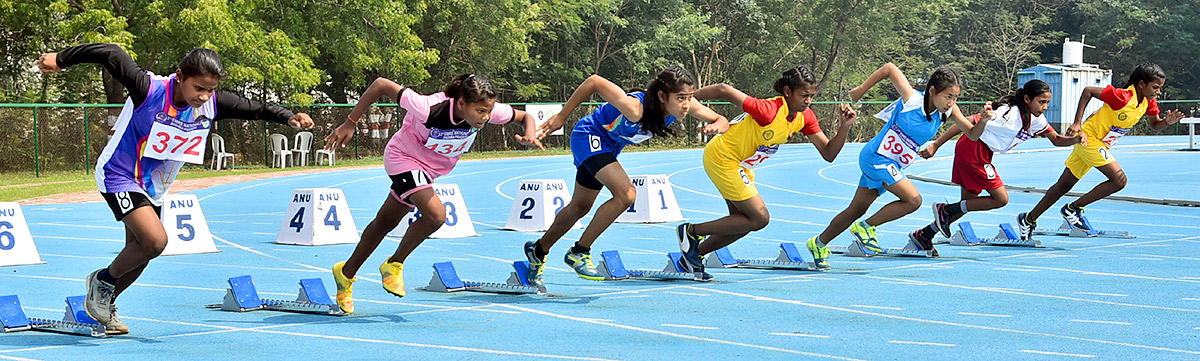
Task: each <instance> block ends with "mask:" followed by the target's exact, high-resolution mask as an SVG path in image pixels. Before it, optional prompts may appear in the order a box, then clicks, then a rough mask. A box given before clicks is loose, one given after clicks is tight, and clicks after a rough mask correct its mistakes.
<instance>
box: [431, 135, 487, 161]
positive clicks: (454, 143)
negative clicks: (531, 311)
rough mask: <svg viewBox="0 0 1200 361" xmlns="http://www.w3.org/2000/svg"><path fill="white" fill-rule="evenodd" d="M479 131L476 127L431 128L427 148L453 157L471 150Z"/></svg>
mask: <svg viewBox="0 0 1200 361" xmlns="http://www.w3.org/2000/svg"><path fill="white" fill-rule="evenodd" d="M478 134H479V133H478V132H476V131H474V129H449V130H442V129H438V128H432V129H429V139H426V140H425V148H428V149H429V150H432V151H433V152H434V153H437V154H441V155H443V156H445V157H447V158H453V157H457V156H460V155H462V154H463V153H466V152H467V151H468V150H471V144H472V143H475V136H476V135H478Z"/></svg>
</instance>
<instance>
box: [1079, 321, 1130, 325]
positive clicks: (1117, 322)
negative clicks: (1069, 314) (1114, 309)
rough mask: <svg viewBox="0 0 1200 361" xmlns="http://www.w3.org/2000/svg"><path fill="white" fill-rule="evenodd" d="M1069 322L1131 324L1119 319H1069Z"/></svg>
mask: <svg viewBox="0 0 1200 361" xmlns="http://www.w3.org/2000/svg"><path fill="white" fill-rule="evenodd" d="M1071 322H1083V323H1102V324H1105V325H1132V324H1133V323H1132V322H1121V321H1101V320H1071Z"/></svg>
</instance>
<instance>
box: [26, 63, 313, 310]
mask: <svg viewBox="0 0 1200 361" xmlns="http://www.w3.org/2000/svg"><path fill="white" fill-rule="evenodd" d="M80 63H97V64H100V65H101V66H103V67H104V69H105V70H107V71H108V73H109V74H111V75H112V76H113V77H114V78H116V79H117V80H118V81H119V82H121V85H123V86H125V89H126V90H128V91H129V98H128V99H127V100H126V101H125V107H124V109H122V110H121V115H120V118H119V120H118V121H117V124H116V126H114V128H113V131H114V133H113V137H112V139H110V140H109V142H108V145H107V146H105V147H104V151H103V152H102V153H101V154H100V159H99V160H97V161H96V186H97V187H98V188H99V189H100V195H101V196H103V197H104V200H105V201H107V202H108V206H109V208H110V209H111V210H112V212H113V216H114V217H116V219H117V220H118V221H121V222H124V223H125V248H123V249H122V250H121V253H119V254H117V257H116V258H115V259H113V261H112V263H110V264H109V266H108V267H106V268H102V269H99V270H96V271H95V272H92V273H91V274H90V275H88V277H87V289H88V291H87V300H86V302H85V307H84V309H85V310H86V311H87V314H88V316H91V317H92V318H93V319H95V320H96V321H99V322H100V323H102V324H104V326H105V329H106V330H107V332H108V333H109V334H125V333H129V327H128V326H126V325H125V324H124V323H122V322H121V320H120V319H118V318H117V307H116V305H115V301H116V299H117V296H118V295H120V294H121V292H122V291H124V290H125V289H127V288H129V286H130V285H132V284H133V282H134V281H135V280H137V278H138V276H140V275H141V274H142V271H144V270H145V269H146V264H148V263H149V262H150V260H152V259H154V258H155V257H158V255H159V254H161V253H162V251H163V249H164V248H166V246H167V231H166V229H164V228H163V226H162V222H161V221H160V220H159V215H160V213H161V211H162V208H161V207H162V201H163V197H164V196H166V193H167V188H168V187H170V185H171V182H173V181H174V180H175V176H177V175H178V174H179V170H180V168H182V167H183V165H184V164H185V163H193V164H200V163H204V143H205V140H206V139H207V138H208V131H209V129H210V127H211V126H212V122H214V121H219V120H222V119H262V120H266V121H270V122H274V123H280V124H290V125H291V126H293V127H297V128H304V129H308V128H312V126H313V122H312V119H311V118H309V116H308V114H304V113H300V114H294V113H292V112H291V111H289V110H287V109H284V108H281V107H279V106H277V105H271V104H264V103H260V102H257V101H253V100H249V99H246V98H243V97H241V96H239V95H237V94H234V93H230V92H228V91H224V90H220V91H218V90H217V84H218V83H219V82H220V80H221V78H222V77H224V76H225V69H224V66H223V65H222V64H221V58H220V56H218V55H217V53H216V52H214V51H212V50H209V49H195V50H192V51H191V52H189V53H188V54H187V55H186V56H184V57H183V60H182V61H180V63H179V70H177V71H175V73H173V74H171V75H168V76H159V75H155V74H154V73H151V72H149V71H146V70H144V69H142V68H141V67H139V66H138V65H137V63H134V62H133V58H131V57H130V56H129V54H128V53H126V52H125V50H122V49H121V47H120V46H118V45H116V44H82V45H77V46H73V47H70V48H67V49H65V50H63V51H61V52H57V53H45V54H42V56H41V58H40V59H39V60H38V67H39V68H40V69H41V70H42V72H44V73H56V72H58V71H59V70H62V69H63V68H67V67H70V66H73V65H76V64H80Z"/></svg>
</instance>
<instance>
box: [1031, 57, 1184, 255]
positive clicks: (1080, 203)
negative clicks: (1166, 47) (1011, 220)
mask: <svg viewBox="0 0 1200 361" xmlns="http://www.w3.org/2000/svg"><path fill="white" fill-rule="evenodd" d="M1166 80H1167V75H1166V74H1165V73H1163V71H1162V69H1161V68H1159V67H1158V65H1155V64H1153V63H1145V64H1142V65H1138V66H1137V68H1134V69H1133V73H1132V74H1130V75H1129V81H1128V82H1126V83H1125V88H1124V89H1120V88H1116V87H1113V86H1112V85H1109V86H1107V87H1103V88H1102V87H1087V88H1084V89H1083V96H1081V97H1079V106H1078V108H1077V109H1076V110H1075V123H1074V124H1071V127H1070V128H1068V129H1067V132H1066V135H1067V136H1068V137H1071V136H1074V135H1075V134H1078V133H1079V132H1080V131H1082V132H1083V134H1084V135H1085V136H1086V137H1087V138H1088V142H1087V145H1083V144H1076V145H1075V149H1074V150H1072V151H1071V155H1070V156H1069V157H1067V161H1066V166H1067V168H1066V169H1065V170H1063V174H1062V175H1061V176H1060V177H1059V178H1058V182H1057V183H1054V185H1053V186H1050V188H1049V189H1047V190H1046V194H1045V195H1044V196H1042V200H1041V201H1040V202H1038V204H1037V205H1036V206H1034V207H1033V210H1030V211H1029V213H1021V214H1018V215H1017V223H1018V224H1019V225H1020V228H1021V239H1023V240H1028V239H1029V238H1030V237H1031V236H1032V235H1033V230H1034V229H1035V228H1037V219H1038V217H1039V216H1041V215H1042V213H1045V212H1046V210H1048V209H1050V207H1051V206H1053V205H1054V202H1057V201H1058V199H1059V198H1062V196H1063V194H1066V193H1067V192H1068V191H1070V190H1071V188H1073V187H1075V183H1077V182H1079V179H1080V178H1083V176H1084V175H1085V174H1087V173H1088V171H1090V170H1091V169H1092V168H1096V169H1098V170H1100V172H1101V173H1104V175H1105V176H1107V177H1108V180H1106V181H1104V182H1101V183H1100V184H1098V185H1096V187H1095V188H1092V190H1091V191H1089V192H1087V193H1086V194H1084V195H1083V196H1082V197H1079V199H1076V200H1075V201H1074V202H1071V203H1067V204H1065V205H1063V207H1062V209H1061V210H1060V212H1061V213H1062V216H1063V219H1066V220H1067V223H1068V224H1070V225H1071V227H1074V228H1079V229H1082V230H1084V231H1090V230H1092V226H1091V223H1090V222H1088V220H1087V218H1085V217H1084V216H1083V207H1086V206H1087V205H1088V204H1091V203H1092V202H1095V201H1098V200H1101V199H1103V198H1104V197H1107V196H1109V195H1111V194H1113V193H1116V192H1118V191H1120V190H1121V189H1122V188H1125V183H1126V179H1125V172H1124V171H1122V170H1121V165H1119V164H1117V160H1116V158H1115V157H1113V154H1112V152H1111V151H1110V150H1109V149H1110V148H1111V147H1112V146H1113V145H1114V144H1117V140H1119V139H1120V138H1121V136H1123V135H1125V134H1127V133H1129V130H1130V129H1133V125H1134V124H1137V122H1138V120H1140V119H1141V118H1142V115H1147V116H1149V117H1150V128H1153V129H1155V130H1161V129H1163V128H1166V127H1167V126H1170V125H1172V124H1175V123H1177V122H1179V120H1180V119H1183V113H1182V112H1180V111H1179V110H1172V111H1170V112H1167V113H1166V114H1160V112H1159V110H1158V102H1157V101H1155V98H1156V97H1158V94H1159V93H1160V92H1162V87H1163V83H1164V82H1166ZM1092 98H1099V99H1100V100H1101V101H1103V102H1104V106H1103V107H1101V108H1100V110H1098V111H1096V112H1095V113H1092V114H1091V115H1090V116H1088V118H1087V121H1086V122H1084V121H1083V112H1084V109H1085V108H1086V107H1087V104H1088V102H1089V101H1091V100H1092Z"/></svg>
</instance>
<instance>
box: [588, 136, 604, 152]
mask: <svg viewBox="0 0 1200 361" xmlns="http://www.w3.org/2000/svg"><path fill="white" fill-rule="evenodd" d="M588 149H591V150H592V152H593V153H594V152H599V151H601V150H604V143H603V142H602V141H601V140H600V136H598V135H588Z"/></svg>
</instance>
